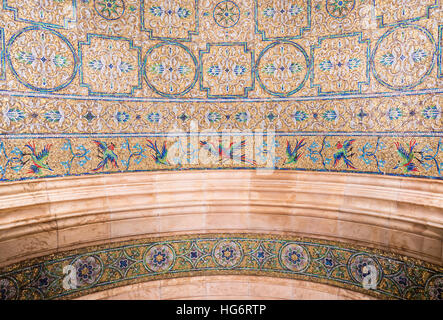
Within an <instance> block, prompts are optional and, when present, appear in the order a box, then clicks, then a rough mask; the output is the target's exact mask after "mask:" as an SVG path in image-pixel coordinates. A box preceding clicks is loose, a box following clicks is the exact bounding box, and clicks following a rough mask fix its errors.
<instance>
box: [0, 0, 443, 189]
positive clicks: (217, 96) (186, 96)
mask: <svg viewBox="0 0 443 320" xmlns="http://www.w3.org/2000/svg"><path fill="white" fill-rule="evenodd" d="M442 35H443V24H442V7H441V2H440V1H439V0H407V1H406V0H402V1H398V0H397V1H394V0H383V1H381V0H321V1H320V0H305V1H300V0H291V1H289V0H288V1H277V0H255V1H254V0H235V1H230V0H226V1H219V0H215V1H212V0H194V1H191V0H179V1H172V0H163V1H162V0H159V1H150V0H95V1H94V0H48V1H37V0H35V1H28V0H3V4H2V5H0V50H1V51H0V52H1V54H0V110H1V115H2V116H1V121H0V134H1V135H0V139H1V140H0V180H1V181H13V180H23V179H34V178H39V177H53V176H64V175H84V174H96V173H112V172H132V171H148V170H175V169H180V170H182V169H192V168H208V169H209V168H211V169H219V168H239V169H240V168H251V167H260V168H267V169H281V170H316V171H345V172H350V173H352V172H363V173H373V174H387V175H400V176H413V177H427V178H434V179H442V175H443V171H442V166H443V140H442V137H443V131H442V103H441V101H442V95H441V93H442V91H443V89H442V83H443V79H442V78H443V76H442V75H443V73H442V66H441V60H442V57H441V53H442V49H441V48H442V42H443V36H442Z"/></svg>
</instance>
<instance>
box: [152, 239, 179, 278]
mask: <svg viewBox="0 0 443 320" xmlns="http://www.w3.org/2000/svg"><path fill="white" fill-rule="evenodd" d="M174 259H175V255H174V251H173V250H172V248H171V247H170V246H168V245H165V244H158V245H155V246H152V247H151V248H149V250H148V251H147V252H146V254H145V265H146V267H147V268H148V269H149V270H151V271H153V272H164V271H168V270H169V269H170V268H171V266H172V264H173V263H174Z"/></svg>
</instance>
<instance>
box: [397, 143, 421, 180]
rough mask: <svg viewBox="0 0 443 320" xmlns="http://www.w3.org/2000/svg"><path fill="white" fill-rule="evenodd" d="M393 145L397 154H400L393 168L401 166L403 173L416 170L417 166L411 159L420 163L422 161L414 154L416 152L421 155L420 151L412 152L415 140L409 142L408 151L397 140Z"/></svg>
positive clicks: (415, 144)
mask: <svg viewBox="0 0 443 320" xmlns="http://www.w3.org/2000/svg"><path fill="white" fill-rule="evenodd" d="M395 146H396V148H397V154H398V155H399V156H400V158H401V160H400V161H398V163H397V165H396V166H395V167H394V169H399V168H402V169H403V171H404V172H405V173H408V172H416V171H418V168H417V166H416V164H415V163H414V162H413V161H414V160H417V161H418V162H420V163H423V162H422V160H421V159H418V158H417V156H416V154H417V153H418V154H420V155H422V152H414V148H415V147H416V146H417V142H416V141H415V140H411V141H410V142H409V150H408V151H406V149H405V148H403V146H402V145H401V144H400V143H399V142H395Z"/></svg>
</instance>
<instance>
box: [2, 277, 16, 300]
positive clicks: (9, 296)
mask: <svg viewBox="0 0 443 320" xmlns="http://www.w3.org/2000/svg"><path fill="white" fill-rule="evenodd" d="M17 294H18V287H17V284H16V283H15V282H14V281H13V280H11V279H9V278H0V300H14V299H17Z"/></svg>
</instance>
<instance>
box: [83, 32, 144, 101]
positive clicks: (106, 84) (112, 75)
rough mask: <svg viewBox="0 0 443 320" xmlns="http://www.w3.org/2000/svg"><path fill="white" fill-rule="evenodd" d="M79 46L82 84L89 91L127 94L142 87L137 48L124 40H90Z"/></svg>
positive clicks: (96, 38) (97, 38) (92, 38)
mask: <svg viewBox="0 0 443 320" xmlns="http://www.w3.org/2000/svg"><path fill="white" fill-rule="evenodd" d="M88 40H89V41H88V43H81V44H80V48H81V50H82V70H81V81H82V83H83V84H84V85H85V86H87V87H88V88H89V89H90V91H91V92H95V93H100V94H124V93H126V94H130V93H131V92H132V91H133V89H134V88H140V87H141V74H140V71H139V68H138V64H139V61H140V54H141V53H140V48H134V47H132V43H131V41H128V40H127V39H115V38H102V37H90V38H89V39H88Z"/></svg>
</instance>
